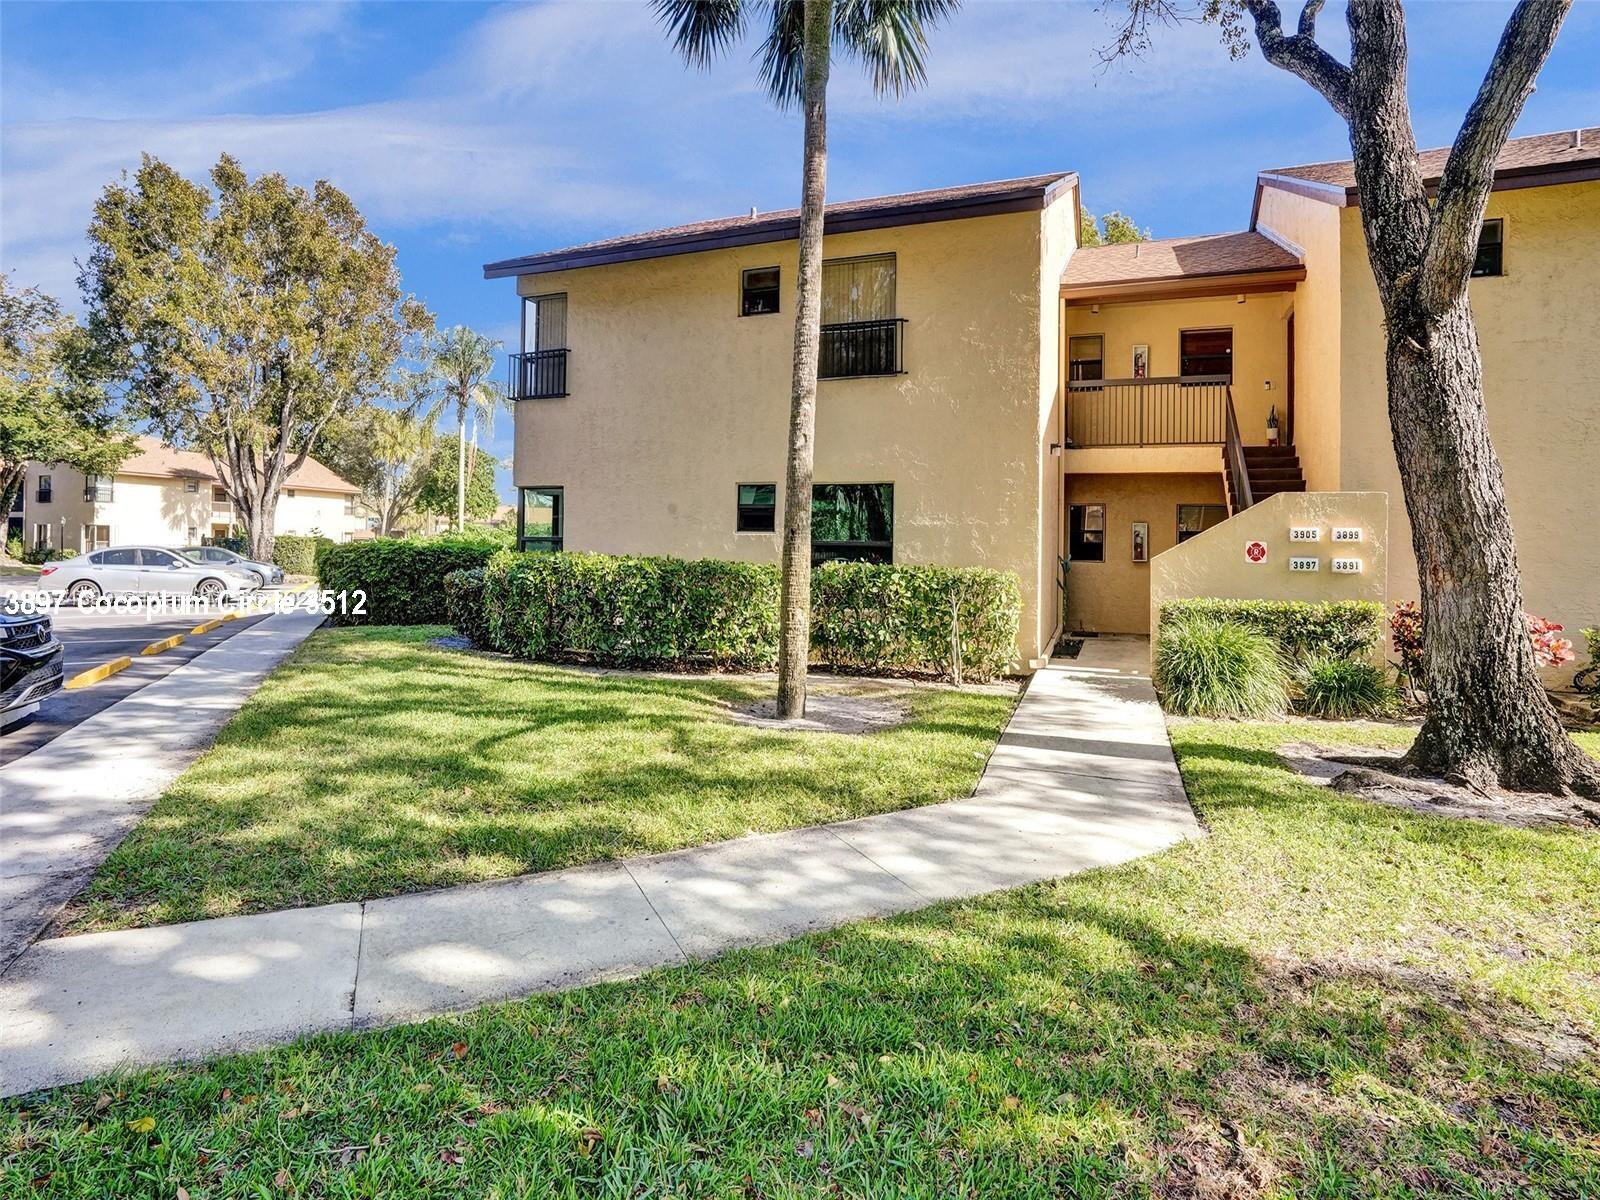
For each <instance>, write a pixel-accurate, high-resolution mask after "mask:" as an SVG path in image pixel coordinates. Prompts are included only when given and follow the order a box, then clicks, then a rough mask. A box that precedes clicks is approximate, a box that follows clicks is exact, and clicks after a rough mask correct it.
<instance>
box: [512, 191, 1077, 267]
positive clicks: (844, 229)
mask: <svg viewBox="0 0 1600 1200" xmlns="http://www.w3.org/2000/svg"><path fill="white" fill-rule="evenodd" d="M1077 185H1078V176H1077V173H1076V172H1072V171H1068V172H1064V173H1061V174H1057V175H1051V176H1039V177H1035V178H1032V179H1027V180H1011V181H1001V183H999V184H996V185H993V186H983V185H978V186H973V187H969V188H955V189H947V190H946V191H945V192H940V191H932V192H912V193H908V194H906V195H904V196H886V197H883V198H881V199H879V200H864V201H848V202H846V203H844V204H841V205H838V206H834V205H829V206H828V207H829V211H828V212H827V213H826V215H825V216H824V219H823V233H824V235H831V234H839V233H856V232H859V231H862V230H868V229H889V228H893V227H895V226H899V225H921V224H925V223H927V222H930V221H959V220H965V219H967V218H970V217H988V216H996V215H999V214H1003V213H1017V212H1038V211H1040V210H1042V209H1044V208H1045V207H1047V206H1048V205H1050V204H1051V203H1053V202H1054V201H1055V200H1056V199H1057V198H1058V197H1059V196H1060V195H1061V194H1062V193H1063V192H1064V191H1066V190H1067V189H1069V188H1070V189H1072V190H1073V191H1074V192H1076V189H1077ZM951 193H953V194H951ZM799 237H800V216H799V213H798V212H797V211H795V210H792V209H791V210H786V211H784V212H779V213H772V214H768V215H764V216H755V217H730V218H728V219H726V220H725V221H712V222H704V223H702V224H701V225H699V226H693V225H690V226H682V227H679V228H675V229H663V230H660V231H658V232H655V233H645V234H639V235H637V236H634V237H624V238H612V239H609V240H607V241H604V242H598V243H595V244H593V245H589V246H573V247H571V248H569V249H565V250H552V251H549V252H547V253H544V254H532V255H527V256H524V257H522V258H508V259H504V260H502V261H500V262H492V263H487V264H485V265H484V268H483V277H484V278H485V279H505V278H509V277H515V276H518V275H538V274H544V273H546V272H550V271H567V270H572V269H575V268H578V267H600V266H606V265H609V264H611V263H621V262H637V261H639V260H642V259H650V258H666V257H669V256H671V255H675V254H696V253H699V252H701V251H705V250H726V249H729V248H731V247H735V246H755V245H761V244H764V243H767V242H787V241H795V240H797V239H798V238H799Z"/></svg>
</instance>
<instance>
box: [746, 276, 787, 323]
mask: <svg viewBox="0 0 1600 1200" xmlns="http://www.w3.org/2000/svg"><path fill="white" fill-rule="evenodd" d="M777 311H778V268H777V267H751V268H750V269H749V270H747V271H744V272H741V273H740V275H739V315H740V316H741V317H754V316H759V315H760V314H762V313H775V312H777Z"/></svg>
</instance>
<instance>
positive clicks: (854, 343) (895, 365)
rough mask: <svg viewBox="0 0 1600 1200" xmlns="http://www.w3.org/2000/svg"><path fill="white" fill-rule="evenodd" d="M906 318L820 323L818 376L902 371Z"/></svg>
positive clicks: (860, 376) (886, 373) (838, 376)
mask: <svg viewBox="0 0 1600 1200" xmlns="http://www.w3.org/2000/svg"><path fill="white" fill-rule="evenodd" d="M905 346H906V319H905V318H904V317H882V318H879V319H876V320H871V321H844V322H840V323H838V324H829V325H824V326H823V327H822V341H821V344H820V345H819V347H818V353H817V378H818V379H858V378H863V377H867V376H872V375H899V374H902V373H903V372H904V371H905V369H906V368H905Z"/></svg>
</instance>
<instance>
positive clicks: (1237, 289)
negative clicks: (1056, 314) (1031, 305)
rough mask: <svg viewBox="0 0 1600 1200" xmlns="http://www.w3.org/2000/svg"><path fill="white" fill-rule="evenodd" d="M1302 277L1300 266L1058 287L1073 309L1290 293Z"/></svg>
mask: <svg viewBox="0 0 1600 1200" xmlns="http://www.w3.org/2000/svg"><path fill="white" fill-rule="evenodd" d="M1305 277H1306V269H1305V265H1304V264H1300V265H1297V266H1293V267H1258V268H1255V269H1253V270H1249V271H1220V272H1216V273H1213V274H1209V275H1163V276H1160V277H1159V278H1155V279H1133V280H1110V281H1106V282H1101V283H1077V284H1071V285H1068V284H1062V285H1061V298H1062V299H1063V300H1065V301H1066V302H1067V303H1068V305H1071V306H1077V305H1084V304H1100V303H1110V302H1113V301H1127V300H1183V299H1192V298H1194V297H1197V296H1226V295H1234V294H1254V293H1258V292H1286V291H1292V290H1293V289H1294V286H1295V285H1296V284H1298V283H1299V282H1300V281H1301V280H1303V279H1304V278H1305Z"/></svg>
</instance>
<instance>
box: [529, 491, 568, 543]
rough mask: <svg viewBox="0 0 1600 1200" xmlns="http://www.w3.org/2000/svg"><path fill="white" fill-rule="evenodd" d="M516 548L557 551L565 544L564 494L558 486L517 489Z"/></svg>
mask: <svg viewBox="0 0 1600 1200" xmlns="http://www.w3.org/2000/svg"><path fill="white" fill-rule="evenodd" d="M518 498H519V501H520V503H519V504H518V505H517V549H518V550H560V549H561V548H562V546H563V545H564V544H565V538H566V535H565V526H566V514H565V511H564V510H565V508H566V495H565V492H564V490H563V489H562V488H558V487H527V488H522V489H521V490H520V491H519V492H518Z"/></svg>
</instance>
